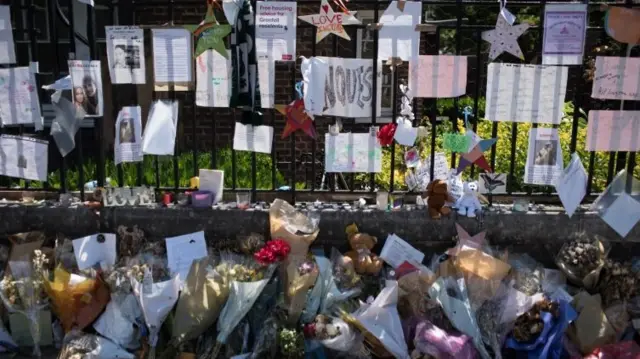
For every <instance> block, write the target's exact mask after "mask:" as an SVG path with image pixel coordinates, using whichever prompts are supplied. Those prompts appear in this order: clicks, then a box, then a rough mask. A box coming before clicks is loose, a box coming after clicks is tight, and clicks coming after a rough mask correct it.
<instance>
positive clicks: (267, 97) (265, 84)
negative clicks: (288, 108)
mask: <svg viewBox="0 0 640 359" xmlns="http://www.w3.org/2000/svg"><path fill="white" fill-rule="evenodd" d="M258 84H259V85H260V104H261V105H262V108H273V107H274V105H275V94H276V91H275V87H276V62H275V61H273V60H271V59H269V58H261V59H258Z"/></svg>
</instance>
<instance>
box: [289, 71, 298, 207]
mask: <svg viewBox="0 0 640 359" xmlns="http://www.w3.org/2000/svg"><path fill="white" fill-rule="evenodd" d="M290 66H291V65H290ZM291 93H292V95H293V97H294V98H295V96H296V63H295V62H294V63H293V66H291ZM289 136H291V164H290V165H291V202H292V203H293V204H295V203H296V171H297V166H296V133H295V132H293V133H291V135H289Z"/></svg>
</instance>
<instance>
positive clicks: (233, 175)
mask: <svg viewBox="0 0 640 359" xmlns="http://www.w3.org/2000/svg"><path fill="white" fill-rule="evenodd" d="M232 111H233V122H234V123H236V122H238V111H237V109H235V108H234V109H232ZM242 111H244V109H243V110H242ZM240 116H242V114H240ZM236 161H237V159H236V150H235V149H233V146H231V189H232V190H233V191H235V190H236V188H237V185H236V181H237V179H238V178H237V165H238V164H237V162H236Z"/></svg>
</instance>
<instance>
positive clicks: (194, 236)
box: [165, 231, 207, 281]
mask: <svg viewBox="0 0 640 359" xmlns="http://www.w3.org/2000/svg"><path fill="white" fill-rule="evenodd" d="M165 243H166V246H167V261H168V266H169V270H171V274H172V275H175V274H179V275H180V280H182V281H184V280H185V279H186V278H187V275H188V274H189V270H190V269H191V263H192V262H193V261H194V260H196V259H200V258H204V257H206V256H207V242H206V241H205V239H204V232H202V231H200V232H196V233H191V234H185V235H182V236H177V237H170V238H166V239H165Z"/></svg>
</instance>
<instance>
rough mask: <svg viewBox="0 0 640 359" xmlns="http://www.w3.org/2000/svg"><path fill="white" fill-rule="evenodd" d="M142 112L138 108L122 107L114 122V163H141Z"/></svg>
mask: <svg viewBox="0 0 640 359" xmlns="http://www.w3.org/2000/svg"><path fill="white" fill-rule="evenodd" d="M141 117H142V110H141V109H140V106H128V107H123V108H122V109H121V110H120V112H119V113H118V119H117V120H116V138H115V144H114V162H115V163H116V165H117V164H119V163H122V162H141V161H142V157H143V155H142V119H141Z"/></svg>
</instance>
